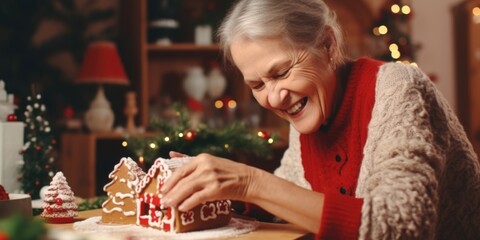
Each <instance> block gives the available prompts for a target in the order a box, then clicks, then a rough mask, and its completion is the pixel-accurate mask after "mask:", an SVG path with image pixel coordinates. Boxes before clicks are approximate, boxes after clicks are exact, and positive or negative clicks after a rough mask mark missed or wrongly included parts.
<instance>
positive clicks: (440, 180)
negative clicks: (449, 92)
mask: <svg viewBox="0 0 480 240" xmlns="http://www.w3.org/2000/svg"><path fill="white" fill-rule="evenodd" d="M375 99H376V101H375V105H374V107H373V112H372V119H371V121H370V123H369V126H368V138H367V141H366V144H365V147H364V151H363V154H364V158H363V161H362V165H361V167H360V174H359V177H358V185H357V189H356V197H358V198H363V199H364V203H363V207H362V221H361V226H360V229H359V233H360V235H359V236H360V237H359V238H360V239H480V164H479V162H478V160H477V156H476V154H475V153H474V151H473V148H472V146H471V144H470V143H469V141H468V140H467V136H466V134H465V132H464V130H463V127H462V126H461V125H460V123H459V121H458V119H457V118H456V116H455V114H454V112H453V111H452V110H451V109H450V107H449V106H448V104H447V102H446V100H445V99H444V98H443V97H442V96H441V94H440V93H439V92H438V91H437V89H436V88H435V87H434V85H433V83H431V81H430V80H429V79H428V78H427V76H426V75H425V74H424V73H423V72H421V70H420V69H418V68H416V67H411V66H409V65H404V64H399V63H386V64H384V65H382V66H381V67H380V69H379V72H378V74H377V83H376V89H375ZM289 139H290V140H289V141H290V143H289V148H288V149H287V150H286V152H285V154H284V157H283V158H282V161H281V166H280V167H279V168H278V169H277V170H276V171H275V174H276V175H277V176H280V177H282V178H285V179H287V180H289V181H292V182H294V183H296V184H297V185H299V186H303V187H305V188H308V189H311V187H310V184H309V183H308V182H307V181H306V180H305V177H304V170H303V166H302V163H301V153H300V141H299V133H298V132H297V131H296V130H295V129H293V128H292V127H291V128H290V136H289Z"/></svg>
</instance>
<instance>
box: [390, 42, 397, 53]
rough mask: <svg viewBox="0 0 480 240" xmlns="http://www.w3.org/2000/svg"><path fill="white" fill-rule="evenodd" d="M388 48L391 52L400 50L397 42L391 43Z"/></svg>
mask: <svg viewBox="0 0 480 240" xmlns="http://www.w3.org/2000/svg"><path fill="white" fill-rule="evenodd" d="M388 49H389V50H390V52H393V51H398V45H397V44H396V43H392V44H390V46H388Z"/></svg>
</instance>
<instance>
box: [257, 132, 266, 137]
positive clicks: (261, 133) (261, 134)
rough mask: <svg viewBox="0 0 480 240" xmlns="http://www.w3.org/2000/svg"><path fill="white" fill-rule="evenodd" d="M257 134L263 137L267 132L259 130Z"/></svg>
mask: <svg viewBox="0 0 480 240" xmlns="http://www.w3.org/2000/svg"><path fill="white" fill-rule="evenodd" d="M257 135H258V136H259V137H261V138H263V136H265V133H263V132H262V131H258V133H257Z"/></svg>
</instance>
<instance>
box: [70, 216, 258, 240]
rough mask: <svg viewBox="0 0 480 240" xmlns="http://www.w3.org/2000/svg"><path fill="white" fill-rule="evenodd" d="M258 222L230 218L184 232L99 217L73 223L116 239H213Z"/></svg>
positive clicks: (242, 231)
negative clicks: (220, 224)
mask: <svg viewBox="0 0 480 240" xmlns="http://www.w3.org/2000/svg"><path fill="white" fill-rule="evenodd" d="M258 225H259V223H258V222H256V221H251V220H244V219H239V218H232V219H231V220H230V223H229V224H228V225H226V226H224V227H220V228H213V229H207V230H201V231H192V232H186V233H170V232H164V231H160V230H158V229H153V228H146V227H142V226H137V225H133V224H130V225H113V224H104V223H101V217H99V216H97V217H92V218H88V219H86V220H84V221H81V222H76V223H74V224H73V229H74V230H75V231H76V232H81V233H84V234H108V235H110V236H112V237H115V238H118V239H135V240H137V239H142V240H149V239H152V240H153V239H166V240H168V239H172V240H183V239H188V240H190V239H215V238H227V237H234V236H238V235H241V234H246V233H249V232H252V231H253V230H255V229H256V228H257V227H258Z"/></svg>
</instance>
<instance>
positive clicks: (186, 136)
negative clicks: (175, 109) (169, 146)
mask: <svg viewBox="0 0 480 240" xmlns="http://www.w3.org/2000/svg"><path fill="white" fill-rule="evenodd" d="M195 138H197V132H196V131H195V130H187V131H185V133H184V134H183V139H185V140H187V141H192V140H194V139H195Z"/></svg>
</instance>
